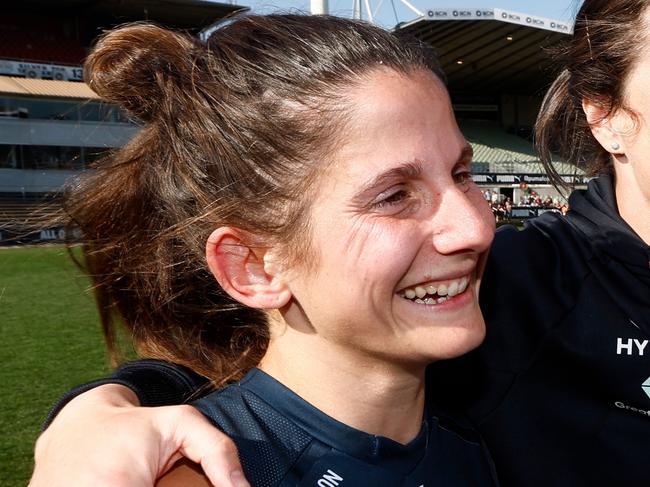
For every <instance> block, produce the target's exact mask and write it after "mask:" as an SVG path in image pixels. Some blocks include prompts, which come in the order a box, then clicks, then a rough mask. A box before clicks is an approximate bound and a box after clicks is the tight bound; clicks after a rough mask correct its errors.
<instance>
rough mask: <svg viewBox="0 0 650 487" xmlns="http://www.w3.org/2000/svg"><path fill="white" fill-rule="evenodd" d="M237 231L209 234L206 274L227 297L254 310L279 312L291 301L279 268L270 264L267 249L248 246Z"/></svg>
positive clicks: (228, 228) (269, 252)
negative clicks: (217, 284) (208, 273)
mask: <svg viewBox="0 0 650 487" xmlns="http://www.w3.org/2000/svg"><path fill="white" fill-rule="evenodd" d="M246 237H247V235H246V234H245V233H244V232H242V231H241V230H239V229H237V228H233V227H221V228H218V229H217V230H215V231H214V232H212V234H211V235H210V237H209V238H208V242H207V244H206V249H205V256H206V260H207V263H208V268H209V269H210V272H212V274H213V275H214V277H215V278H216V279H217V281H218V282H219V285H220V286H221V287H222V288H223V290H224V291H226V292H227V293H228V294H230V296H232V297H233V298H235V299H236V300H237V301H239V302H240V303H242V304H245V305H246V306H249V307H251V308H258V309H279V308H282V307H283V306H285V305H286V304H287V303H288V302H289V300H290V299H291V291H290V289H289V286H288V285H287V283H286V282H284V280H283V279H282V276H281V273H280V270H279V266H276V265H271V264H270V262H273V259H272V254H271V251H270V250H269V249H264V248H259V247H255V246H252V245H251V241H250V240H249V239H247V238H246Z"/></svg>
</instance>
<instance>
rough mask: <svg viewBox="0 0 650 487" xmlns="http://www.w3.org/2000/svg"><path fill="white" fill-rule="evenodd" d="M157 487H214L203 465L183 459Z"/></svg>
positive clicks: (157, 483)
mask: <svg viewBox="0 0 650 487" xmlns="http://www.w3.org/2000/svg"><path fill="white" fill-rule="evenodd" d="M156 487H212V484H211V483H210V481H209V480H208V477H207V476H206V475H205V473H203V469H202V468H201V465H199V464H198V463H194V462H192V461H191V460H188V459H186V458H183V459H182V460H179V461H178V462H176V463H175V464H174V466H173V467H172V468H171V469H170V470H169V471H168V472H167V473H166V474H165V475H163V476H162V477H160V478H159V479H158V481H157V482H156Z"/></svg>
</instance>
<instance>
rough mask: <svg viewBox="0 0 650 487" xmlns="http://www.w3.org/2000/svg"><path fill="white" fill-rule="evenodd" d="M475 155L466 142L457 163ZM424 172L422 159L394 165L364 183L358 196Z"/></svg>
mask: <svg viewBox="0 0 650 487" xmlns="http://www.w3.org/2000/svg"><path fill="white" fill-rule="evenodd" d="M473 156H474V150H473V149H472V146H471V145H469V144H466V145H465V146H463V148H462V149H461V151H460V154H459V155H458V158H457V159H456V164H457V163H459V162H465V161H467V160H471V159H472V157H473ZM421 174H422V161H420V160H418V159H416V160H415V161H413V162H405V163H403V164H400V165H399V166H396V167H393V168H391V169H389V170H388V171H386V172H383V173H381V174H379V175H377V176H376V177H374V178H373V179H371V180H370V181H368V182H367V183H365V184H363V185H362V186H361V188H359V191H358V192H357V197H362V196H363V195H365V194H367V193H368V192H371V191H372V190H374V189H375V188H377V187H379V186H383V185H385V184H386V183H390V182H391V181H394V180H395V179H416V178H418V177H419V176H420V175H421Z"/></svg>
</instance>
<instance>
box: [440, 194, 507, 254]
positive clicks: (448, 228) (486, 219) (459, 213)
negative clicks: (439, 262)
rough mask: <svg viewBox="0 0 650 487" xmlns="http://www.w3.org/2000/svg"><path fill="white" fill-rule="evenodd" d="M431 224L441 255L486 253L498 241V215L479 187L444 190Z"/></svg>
mask: <svg viewBox="0 0 650 487" xmlns="http://www.w3.org/2000/svg"><path fill="white" fill-rule="evenodd" d="M431 224H432V233H433V245H434V247H435V249H436V251H437V252H439V253H440V254H454V253H460V252H479V253H481V252H485V251H486V250H487V249H488V248H489V247H490V244H491V243H492V239H493V238H494V229H495V221H494V216H493V215H492V211H491V210H490V207H489V206H488V204H487V201H486V200H485V198H483V196H482V195H481V194H480V191H479V190H478V188H476V187H473V188H470V189H469V190H468V191H467V192H463V191H462V189H460V188H459V187H457V186H453V187H450V188H448V189H447V190H446V191H444V193H443V194H442V198H441V199H440V204H439V206H438V209H437V211H436V212H435V215H434V216H433V219H432V221H431Z"/></svg>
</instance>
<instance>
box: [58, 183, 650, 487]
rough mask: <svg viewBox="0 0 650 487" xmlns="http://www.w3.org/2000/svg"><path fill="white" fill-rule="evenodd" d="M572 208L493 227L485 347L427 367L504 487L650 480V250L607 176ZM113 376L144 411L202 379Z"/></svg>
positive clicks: (172, 374)
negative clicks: (474, 432)
mask: <svg viewBox="0 0 650 487" xmlns="http://www.w3.org/2000/svg"><path fill="white" fill-rule="evenodd" d="M570 206H571V211H570V212H569V214H568V215H567V216H566V217H562V216H560V215H558V214H548V213H547V214H544V215H543V216H541V217H540V218H537V219H535V220H533V221H531V222H530V223H529V224H528V225H527V227H526V228H525V229H524V230H523V231H517V230H515V229H514V228H508V227H506V228H502V229H500V231H499V232H497V237H496V239H495V243H494V246H493V249H492V252H491V256H490V261H489V263H488V267H487V270H486V275H485V278H484V279H483V284H482V288H481V304H482V307H483V310H484V313H485V316H486V321H487V324H488V332H487V338H486V340H485V343H484V344H483V345H482V346H481V347H480V348H479V349H478V350H477V351H475V352H473V353H471V354H469V355H468V356H465V357H462V358H460V359H456V360H454V361H449V362H445V363H439V364H435V365H433V366H431V367H430V368H429V374H428V380H429V387H428V391H429V392H430V393H432V395H433V396H434V397H436V398H437V400H436V401H437V403H438V406H439V407H441V408H443V409H444V408H450V409H453V410H454V411H458V410H464V411H466V412H467V414H468V415H469V416H470V418H471V419H472V421H473V422H474V424H475V425H476V426H477V427H478V429H479V430H480V431H481V433H482V434H483V436H484V439H485V440H486V443H487V445H488V447H489V449H490V452H491V453H492V455H493V458H494V461H495V463H496V466H497V472H498V474H499V479H500V481H501V483H502V485H504V486H506V487H508V486H511V487H515V486H516V487H535V486H543V487H549V486H570V487H582V486H585V487H587V486H589V487H594V486H603V487H605V486H617V487H618V486H621V487H634V486H650V468H649V467H648V456H649V455H650V381H649V380H648V379H650V344H649V341H648V340H650V247H649V246H648V245H647V244H645V243H644V242H643V241H642V240H641V239H640V238H639V237H638V236H637V235H636V234H635V233H634V231H633V230H632V229H631V228H630V227H629V226H628V225H627V224H626V223H625V222H624V221H623V220H622V219H621V218H620V216H619V215H618V211H617V209H616V201H615V197H614V192H613V188H612V180H611V178H610V177H608V176H603V177H600V178H598V179H596V180H593V181H591V182H590V184H589V188H588V190H587V191H585V192H575V193H574V194H573V195H572V197H571V199H570ZM648 217H649V218H650V215H649V216H648ZM156 367H157V368H156ZM113 380H119V381H121V382H122V383H125V384H127V385H130V386H131V387H132V388H133V389H134V390H135V391H136V392H137V393H138V395H139V396H140V399H141V400H142V402H143V404H145V405H155V404H161V403H162V402H161V401H159V399H162V398H163V397H164V396H165V395H169V401H170V402H171V401H172V400H173V401H176V400H177V399H178V398H179V397H186V396H189V395H190V394H191V393H192V391H193V390H194V389H195V388H196V387H199V385H200V384H202V383H203V380H202V379H201V378H200V377H197V376H196V375H194V374H192V373H190V372H189V371H187V370H186V369H183V368H170V367H169V366H160V365H157V366H156V365H154V364H152V363H151V362H144V363H143V364H142V365H139V364H138V363H133V364H128V365H127V366H126V367H124V368H123V369H122V370H121V371H118V372H117V374H116V379H113ZM646 381H647V384H648V387H645V388H644V387H643V384H644V383H646ZM190 384H193V385H190ZM69 397H70V396H66V398H64V400H62V401H61V402H60V403H59V404H58V405H57V408H56V409H55V411H54V413H53V414H55V413H56V411H57V410H58V409H59V408H60V407H61V406H62V405H63V404H65V401H66V400H68V398H69ZM152 399H153V400H152ZM170 402H167V403H170Z"/></svg>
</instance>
